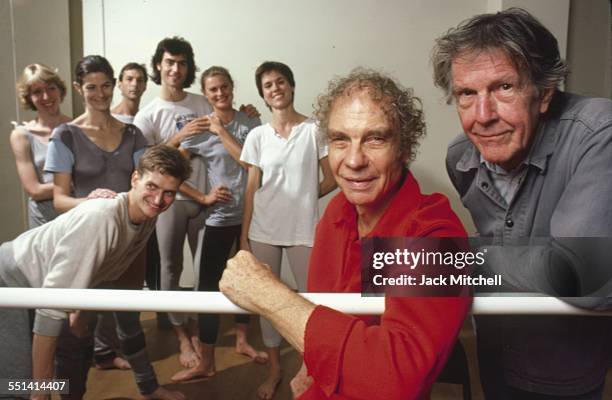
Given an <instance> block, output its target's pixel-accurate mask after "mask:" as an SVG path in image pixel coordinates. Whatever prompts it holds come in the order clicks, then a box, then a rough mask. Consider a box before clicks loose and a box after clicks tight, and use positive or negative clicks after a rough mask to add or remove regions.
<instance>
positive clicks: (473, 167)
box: [432, 8, 612, 400]
mask: <svg viewBox="0 0 612 400" xmlns="http://www.w3.org/2000/svg"><path fill="white" fill-rule="evenodd" d="M432 59H433V65H434V77H435V83H436V85H437V86H439V87H441V88H442V89H444V90H445V91H446V94H447V96H448V100H449V102H451V101H454V102H455V103H456V105H457V110H458V113H459V118H460V120H461V125H462V127H463V130H464V134H461V135H460V136H459V137H458V138H456V139H455V140H454V141H453V142H452V143H451V144H450V146H449V148H448V154H447V159H446V163H447V169H448V173H449V176H450V178H451V180H452V182H453V185H454V186H455V188H456V189H457V191H458V192H459V194H460V196H461V199H462V202H463V204H464V205H465V206H466V207H467V208H468V210H469V211H470V213H471V215H472V218H473V220H474V223H475V225H476V228H477V230H478V234H479V235H480V236H482V237H486V238H487V239H488V240H490V242H491V243H492V244H493V245H494V246H493V247H492V248H491V249H490V251H489V253H488V256H487V258H488V263H489V267H490V268H491V269H492V270H493V271H494V272H495V273H501V274H502V275H503V279H504V280H505V281H506V283H507V284H508V286H511V287H512V288H513V289H515V290H520V291H528V292H533V291H537V292H543V293H546V294H552V295H555V296H558V297H567V296H571V298H567V299H566V300H568V301H570V302H571V303H573V304H576V305H578V306H582V307H588V308H596V309H597V308H606V305H607V304H608V303H609V301H608V299H609V293H610V292H612V291H611V290H610V285H611V284H612V283H611V282H612V280H611V279H610V275H612V273H611V271H610V270H611V268H610V266H609V264H610V262H609V260H605V259H604V257H603V256H604V255H605V251H604V250H605V249H606V248H608V249H609V248H610V246H611V243H612V240H611V238H612V102H610V101H609V100H607V99H594V98H584V97H579V96H576V95H572V94H569V93H564V92H561V91H559V90H558V86H559V85H560V84H561V83H562V82H563V80H564V78H565V76H566V74H567V67H566V65H565V63H564V62H563V60H561V58H560V55H559V49H558V45H557V41H556V39H555V38H554V36H553V35H552V34H551V33H550V32H549V31H548V30H547V29H546V28H545V27H544V26H543V25H542V24H541V23H540V22H538V21H537V20H536V19H535V18H533V17H532V16H531V15H530V14H529V13H527V12H526V11H524V10H521V9H516V8H514V9H509V10H506V11H502V12H499V13H497V14H483V15H479V16H476V17H473V18H471V19H469V20H467V21H464V22H463V23H461V24H460V25H459V26H458V27H457V28H455V29H452V30H450V31H449V32H447V33H446V34H445V35H443V36H442V37H440V38H439V39H438V40H437V42H436V47H435V49H434V53H433V58H432ZM519 244H520V245H519ZM525 244H526V245H525ZM598 252H599V254H598ZM608 252H609V251H608ZM581 296H582V297H581ZM585 296H588V297H585ZM476 330H477V343H478V359H479V363H480V375H481V382H482V385H483V390H484V392H485V396H486V398H487V399H495V400H498V399H502V400H503V399H557V398H563V399H574V400H577V399H601V397H602V393H603V386H604V379H605V375H606V372H607V369H608V366H609V365H610V363H611V360H612V357H611V355H612V346H611V345H612V340H611V338H612V320H611V319H610V318H608V317H581V316H563V317H561V316H480V317H477V318H476Z"/></svg>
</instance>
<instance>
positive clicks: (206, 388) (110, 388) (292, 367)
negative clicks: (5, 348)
mask: <svg viewBox="0 0 612 400" xmlns="http://www.w3.org/2000/svg"><path fill="white" fill-rule="evenodd" d="M142 319H143V328H144V330H145V334H146V337H147V348H148V351H149V355H150V358H151V360H152V362H153V366H154V368H155V371H156V372H157V375H158V380H159V382H160V383H161V384H162V385H164V386H166V387H167V388H169V389H174V390H180V391H182V392H183V393H184V394H185V395H186V396H187V398H188V399H190V400H200V399H202V400H251V399H252V400H256V399H257V396H256V394H255V390H256V388H257V386H258V385H259V383H260V382H261V381H262V380H263V379H264V377H265V376H266V368H267V367H266V365H260V364H255V363H253V362H251V361H250V360H249V359H248V358H246V357H244V356H240V355H238V354H236V353H235V352H234V335H233V318H231V317H222V322H221V329H220V335H219V341H218V347H217V357H216V362H217V375H216V376H215V377H214V378H211V379H207V380H204V379H202V380H197V381H193V382H189V383H183V384H173V383H171V381H170V377H171V376H172V375H173V374H174V373H175V372H177V371H178V370H179V369H180V366H179V362H178V356H177V353H178V345H177V341H176V339H175V337H174V333H173V332H172V331H171V330H169V329H160V328H158V327H157V323H156V320H155V315H154V314H152V313H143V315H142ZM249 337H250V339H251V342H252V343H253V344H254V345H255V346H256V347H257V348H258V349H261V348H262V343H261V335H260V334H259V324H258V323H257V320H256V319H255V318H252V320H251V324H250V327H249ZM460 340H461V341H462V343H463V345H464V347H465V350H466V353H467V356H468V362H469V364H470V377H471V386H472V399H474V400H482V399H483V395H482V391H481V389H480V384H479V383H478V379H479V378H478V368H477V363H476V355H475V340H474V335H473V331H472V329H471V326H470V324H469V323H468V322H466V324H465V325H464V328H463V330H462V331H461V334H460ZM282 346H283V347H282V350H281V357H282V365H283V368H284V371H283V380H282V381H281V384H280V386H279V389H278V391H277V393H276V396H275V397H274V399H275V400H289V399H291V391H290V389H289V381H290V380H291V378H292V377H293V376H294V375H295V373H296V372H297V370H298V369H299V366H300V363H301V360H300V358H299V357H298V355H297V353H296V352H295V351H293V349H292V348H291V347H290V346H289V345H287V344H286V343H283V345H282ZM610 381H612V373H609V374H608V382H610ZM608 396H609V397H608ZM138 398H140V397H139V395H138V390H137V388H136V384H135V383H134V379H133V377H132V374H131V372H130V371H117V370H112V371H108V370H107V371H100V370H97V369H95V368H92V369H91V371H90V373H89V380H88V391H87V395H86V397H85V399H86V400H105V399H113V400H123V399H138ZM604 398H608V399H612V385H611V384H608V385H607V388H606V395H605V396H604ZM431 399H432V400H451V399H462V387H461V386H460V385H452V384H441V383H436V384H435V385H434V388H433V391H432V394H431Z"/></svg>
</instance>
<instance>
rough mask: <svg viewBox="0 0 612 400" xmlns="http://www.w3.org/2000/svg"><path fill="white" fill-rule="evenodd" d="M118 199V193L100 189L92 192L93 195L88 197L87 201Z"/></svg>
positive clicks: (90, 194)
mask: <svg viewBox="0 0 612 400" xmlns="http://www.w3.org/2000/svg"><path fill="white" fill-rule="evenodd" d="M115 197H117V193H116V192H114V191H112V190H110V189H103V188H98V189H95V190H92V191H91V193H89V194H88V195H87V200H92V199H114V198H115Z"/></svg>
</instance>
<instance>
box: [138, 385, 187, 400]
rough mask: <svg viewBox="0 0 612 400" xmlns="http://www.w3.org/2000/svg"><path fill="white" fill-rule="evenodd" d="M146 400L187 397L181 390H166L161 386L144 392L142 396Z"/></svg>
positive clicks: (184, 398) (182, 399) (179, 399)
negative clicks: (149, 391)
mask: <svg viewBox="0 0 612 400" xmlns="http://www.w3.org/2000/svg"><path fill="white" fill-rule="evenodd" d="M142 397H143V398H145V399H147V400H186V399H187V398H186V397H185V395H184V394H183V393H181V392H178V391H176V390H168V389H166V388H164V387H162V386H160V387H158V388H157V389H155V391H154V392H153V393H151V394H146V395H143V396H142Z"/></svg>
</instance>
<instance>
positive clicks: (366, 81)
mask: <svg viewBox="0 0 612 400" xmlns="http://www.w3.org/2000/svg"><path fill="white" fill-rule="evenodd" d="M317 117H318V119H319V121H320V125H321V129H322V132H323V133H324V134H325V135H326V137H327V140H328V143H329V161H330V165H331V168H332V171H333V173H334V177H335V179H336V182H337V183H338V186H339V187H340V188H341V190H342V192H341V193H339V194H338V195H337V196H336V197H334V198H333V199H332V201H331V202H330V204H329V205H328V207H327V209H326V211H325V214H324V216H323V217H322V219H321V221H320V222H319V225H318V226H317V231H316V235H315V243H314V247H313V251H312V255H311V259H310V267H309V268H310V269H309V277H308V290H309V291H311V292H360V291H361V269H360V263H361V243H360V239H364V238H369V237H393V236H404V237H426V236H430V237H446V236H448V237H463V236H465V230H464V229H463V226H462V225H461V223H460V222H459V219H458V218H457V216H456V215H455V214H454V213H453V211H452V210H451V208H450V206H449V203H448V200H447V199H446V198H445V197H444V196H442V195H440V194H433V195H423V194H421V192H420V190H419V186H418V183H417V182H416V180H415V179H414V177H413V176H412V174H411V172H410V171H409V169H408V162H409V161H411V160H413V159H414V156H415V154H416V147H417V144H418V140H419V139H420V138H421V137H422V136H423V135H424V134H425V124H424V121H423V113H422V111H421V109H420V101H419V100H418V99H417V98H415V97H414V96H413V95H412V91H411V90H407V89H404V88H402V87H401V86H399V85H398V84H397V83H396V82H395V81H393V80H392V79H390V78H388V77H386V76H383V75H381V74H379V73H377V72H374V71H370V70H363V69H359V70H356V71H353V73H351V74H350V75H349V76H348V77H346V78H342V79H338V80H336V81H334V82H332V83H330V86H329V88H328V90H327V93H326V94H324V95H322V96H321V97H320V98H319V106H318V110H317ZM219 286H220V288H221V291H222V292H223V293H224V294H225V295H227V296H228V297H229V298H230V299H231V300H232V301H233V302H235V303H236V304H238V305H239V306H240V307H243V308H245V309H247V310H250V311H253V312H255V313H257V314H260V315H261V316H263V317H265V318H267V319H268V320H269V321H270V322H272V324H273V325H274V327H275V328H276V329H277V330H278V331H279V332H280V333H281V334H282V335H283V336H284V337H285V339H287V341H288V342H289V343H291V345H292V346H293V347H294V348H295V349H297V351H298V352H300V353H301V354H303V356H304V365H303V366H302V369H301V370H300V371H299V372H298V375H297V376H296V377H295V378H294V379H293V381H292V382H291V387H292V390H293V392H294V395H295V397H296V398H299V399H301V400H306V399H308V400H310V399H337V400H339V399H368V400H376V399H385V400H394V399H398V400H399V399H401V400H406V399H417V398H421V397H422V396H424V395H426V394H427V393H428V391H429V389H430V388H431V385H432V384H433V382H434V380H435V378H436V376H437V375H438V373H439V372H440V370H441V369H442V367H443V366H444V363H445V361H446V359H447V357H448V355H449V353H450V351H451V350H452V348H453V343H454V341H455V339H456V337H457V333H458V332H459V329H460V327H461V324H462V322H463V319H464V317H465V315H466V313H467V311H468V309H469V306H470V303H471V300H470V298H469V297H454V298H445V297H429V298H425V297H421V298H416V297H412V298H411V297H387V298H386V299H385V311H384V313H383V315H382V316H381V317H380V318H379V317H365V318H363V317H354V316H350V315H346V314H343V313H341V312H338V311H335V310H333V309H330V308H328V307H324V306H317V305H315V304H312V303H310V302H309V301H307V300H306V299H304V298H302V297H301V296H299V295H298V294H296V293H294V292H293V291H292V290H291V289H290V288H289V287H287V286H286V285H284V284H283V283H282V282H280V281H279V280H278V279H277V278H275V277H274V275H273V274H272V273H271V272H270V271H269V269H268V268H266V267H265V265H263V264H261V263H260V262H259V261H258V260H257V259H256V258H255V257H253V255H252V254H251V253H249V252H244V251H241V252H239V253H238V254H237V255H236V257H234V258H233V259H232V260H230V261H229V262H228V265H227V269H226V270H225V273H224V275H223V278H222V280H221V282H220V285H219Z"/></svg>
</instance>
